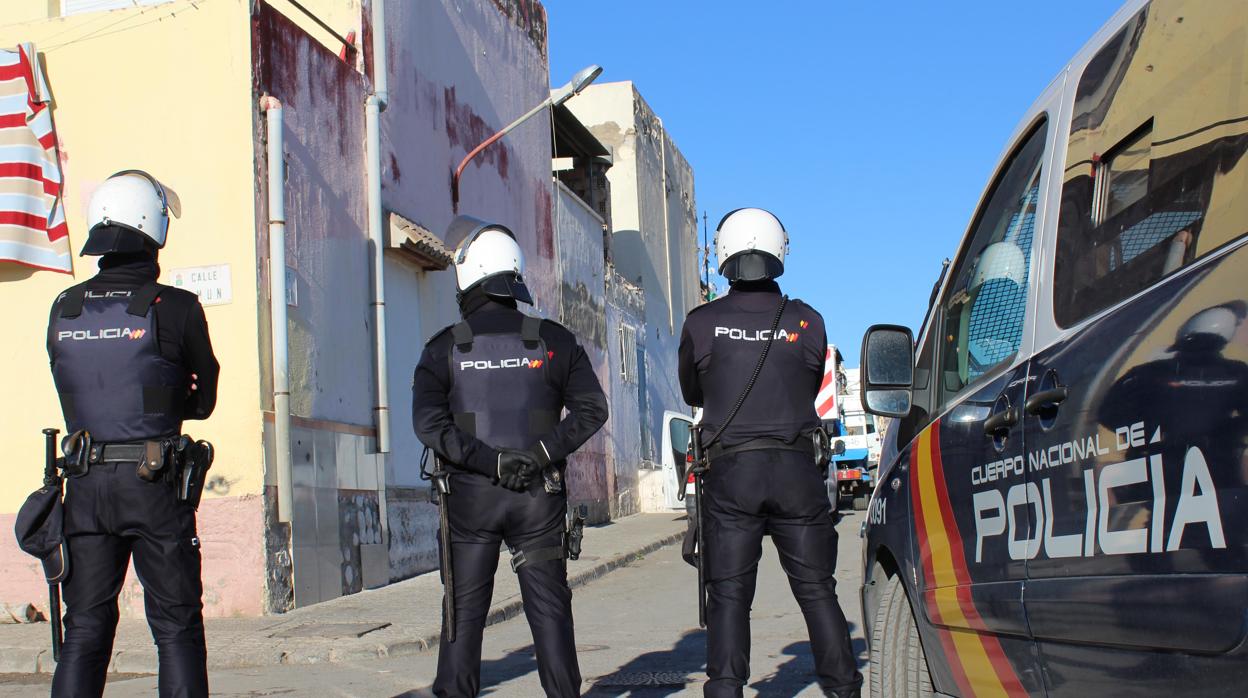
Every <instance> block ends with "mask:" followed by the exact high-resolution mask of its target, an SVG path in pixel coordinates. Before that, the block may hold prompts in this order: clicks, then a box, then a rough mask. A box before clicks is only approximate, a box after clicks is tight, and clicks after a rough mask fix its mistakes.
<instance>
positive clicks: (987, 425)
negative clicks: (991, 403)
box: [984, 407, 1018, 436]
mask: <svg viewBox="0 0 1248 698" xmlns="http://www.w3.org/2000/svg"><path fill="white" fill-rule="evenodd" d="M1015 424H1018V409H1016V408H1014V407H1007V408H1005V409H1003V410H1001V411H1000V412H998V413H996V414H994V415H992V416H991V417H989V418H988V419H985V420H984V433H985V434H987V435H988V436H995V435H996V434H998V433H1000V432H1003V431H1008V430H1009V428H1010V427H1012V426H1014V425H1015Z"/></svg>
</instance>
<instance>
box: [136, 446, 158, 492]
mask: <svg viewBox="0 0 1248 698" xmlns="http://www.w3.org/2000/svg"><path fill="white" fill-rule="evenodd" d="M164 469H165V443H164V442H161V441H145V442H143V459H142V460H140V461H139V468H138V474H139V479H140V480H143V481H144V482H156V481H157V480H159V479H161V478H162V477H164V472H163V471H164Z"/></svg>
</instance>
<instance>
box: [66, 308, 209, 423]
mask: <svg viewBox="0 0 1248 698" xmlns="http://www.w3.org/2000/svg"><path fill="white" fill-rule="evenodd" d="M160 290H161V289H160V287H159V286H157V285H156V284H147V285H145V286H143V287H141V288H139V289H137V290H134V291H88V290H86V289H85V288H84V287H83V286H81V285H80V286H75V287H73V288H71V289H69V290H68V291H66V292H65V294H64V297H63V299H62V301H61V305H60V312H58V313H57V314H56V315H55V316H54V317H53V318H52V324H51V325H50V326H49V328H48V344H49V346H50V347H51V355H52V379H53V381H54V382H55V383H56V392H57V393H58V394H59V395H60V398H61V412H62V413H63V414H64V416H65V425H66V427H67V428H68V430H69V431H70V432H74V431H78V430H80V429H85V430H87V431H88V432H90V434H91V438H92V439H93V440H94V441H95V442H97V443H117V442H127V441H142V440H145V439H152V438H156V437H159V436H168V435H172V434H177V433H179V432H180V431H181V429H182V414H181V413H182V404H183V398H184V397H185V395H186V389H187V386H188V385H189V382H188V380H187V374H186V370H185V369H184V368H183V367H182V366H179V365H178V364H175V363H174V362H172V361H169V360H168V359H166V358H164V357H163V356H161V354H160V343H159V340H158V338H157V334H156V312H155V310H154V309H153V308H152V304H153V302H155V300H156V296H158V295H159V294H160Z"/></svg>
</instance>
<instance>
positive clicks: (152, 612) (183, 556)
mask: <svg viewBox="0 0 1248 698" xmlns="http://www.w3.org/2000/svg"><path fill="white" fill-rule="evenodd" d="M65 534H66V541H67V543H68V548H69V559H70V563H69V564H70V573H69V579H67V580H66V582H65V584H64V587H63V594H64V598H65V643H64V646H63V647H62V649H61V661H60V663H59V664H57V665H56V674H55V676H54V677H53V679H52V695H53V696H66V697H68V696H78V697H80V696H101V695H103V694H104V679H105V676H106V673H107V671H108V663H109V659H110V657H111V655H112V650H113V636H114V634H115V633H116V630H117V615H118V612H117V596H118V594H120V593H121V587H122V584H123V582H125V578H126V568H127V566H128V563H129V561H130V557H131V555H133V556H134V570H135V572H136V573H138V576H139V582H140V583H142V585H143V597H144V605H145V608H146V611H147V624H148V626H149V627H150V628H151V631H152V637H153V638H154V639H155V641H156V649H157V653H158V657H159V667H160V678H159V685H160V695H161V696H162V697H165V696H207V695H208V668H207V653H206V650H205V646H204V619H203V602H202V597H203V585H202V583H201V581H200V556H199V539H198V538H197V537H196V534H195V510H194V509H192V508H191V507H190V505H188V504H186V503H185V502H179V501H178V500H177V496H176V495H175V493H174V489H173V485H171V484H168V483H164V482H157V483H149V482H144V481H142V480H140V479H139V478H138V475H136V474H135V465H134V464H132V463H125V464H121V463H106V464H102V465H96V466H92V468H91V470H90V471H89V472H88V473H87V474H86V475H84V476H82V477H79V478H71V479H69V480H68V482H67V483H66V493H65Z"/></svg>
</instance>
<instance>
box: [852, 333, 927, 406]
mask: <svg viewBox="0 0 1248 698" xmlns="http://www.w3.org/2000/svg"><path fill="white" fill-rule="evenodd" d="M859 385H860V390H861V398H862V406H863V409H865V410H866V411H867V412H870V413H871V414H878V415H880V416H883V417H905V416H906V415H908V414H910V403H911V389H912V388H913V387H914V335H913V334H911V332H910V330H909V328H906V327H902V326H900V325H872V326H871V327H870V328H868V329H867V334H866V335H865V336H863V338H862V370H861V374H860V380H859Z"/></svg>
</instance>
